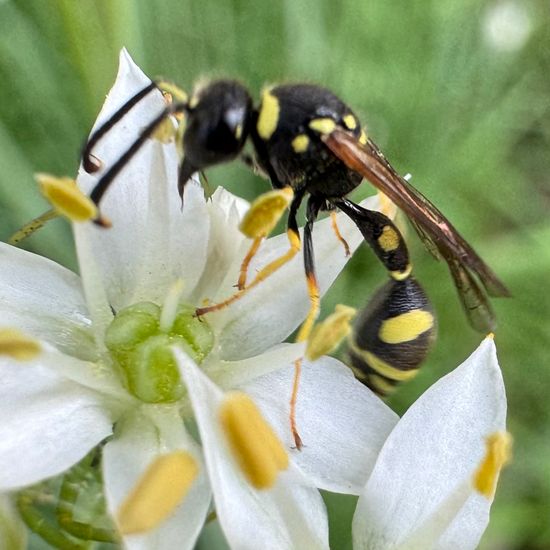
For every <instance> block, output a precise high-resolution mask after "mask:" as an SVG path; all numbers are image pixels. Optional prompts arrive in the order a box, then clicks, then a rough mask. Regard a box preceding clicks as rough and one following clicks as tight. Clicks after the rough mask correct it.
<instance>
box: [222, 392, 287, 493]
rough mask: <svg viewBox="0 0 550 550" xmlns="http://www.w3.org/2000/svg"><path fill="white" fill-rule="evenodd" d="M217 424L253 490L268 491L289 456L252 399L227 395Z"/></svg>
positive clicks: (239, 394)
mask: <svg viewBox="0 0 550 550" xmlns="http://www.w3.org/2000/svg"><path fill="white" fill-rule="evenodd" d="M219 414H220V422H221V425H222V428H223V430H224V432H225V434H226V437H227V440H228V443H229V447H230V449H231V451H232V453H233V456H234V458H235V460H236V461H237V463H238V465H239V466H240V468H241V470H242V472H243V474H244V475H245V477H246V478H247V479H248V481H249V482H250V483H251V484H252V485H253V486H254V487H255V488H256V489H269V488H270V487H272V486H273V485H274V483H275V480H276V479H277V474H278V472H279V470H285V469H286V468H288V454H287V452H286V450H285V449H284V447H283V444H282V443H281V441H280V440H279V439H278V437H277V435H276V434H275V432H274V431H273V429H272V428H271V426H269V424H268V423H267V422H266V421H265V419H264V418H263V416H262V415H261V413H260V411H259V410H258V407H257V406H256V404H255V403H254V401H252V399H251V398H250V397H249V396H248V395H246V394H244V393H242V392H232V393H229V394H228V395H227V396H226V398H225V400H224V402H223V403H222V405H221V407H220V413H219Z"/></svg>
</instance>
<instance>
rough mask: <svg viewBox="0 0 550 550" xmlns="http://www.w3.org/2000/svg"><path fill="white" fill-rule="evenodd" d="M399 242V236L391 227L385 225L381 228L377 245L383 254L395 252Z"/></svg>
mask: <svg viewBox="0 0 550 550" xmlns="http://www.w3.org/2000/svg"><path fill="white" fill-rule="evenodd" d="M400 242H401V238H400V237H399V234H398V233H397V231H396V230H395V229H394V228H393V227H392V226H391V225H385V226H384V227H383V228H382V234H381V235H380V237H378V244H379V245H380V248H381V249H382V250H383V251H384V252H391V251H392V250H397V249H398V248H399V243H400Z"/></svg>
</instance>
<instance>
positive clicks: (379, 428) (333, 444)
mask: <svg viewBox="0 0 550 550" xmlns="http://www.w3.org/2000/svg"><path fill="white" fill-rule="evenodd" d="M293 377H294V367H293V366H292V365H291V366H288V367H286V368H283V369H280V370H278V371H276V372H272V373H271V374H267V375H265V376H262V377H260V378H257V379H255V380H254V381H252V382H250V383H248V384H245V385H244V386H243V388H242V389H243V391H245V392H247V393H249V394H250V395H251V396H252V397H254V398H255V399H256V400H257V402H258V404H259V406H260V408H261V410H262V412H263V413H264V415H265V417H266V418H267V419H268V420H269V422H270V423H271V425H272V426H273V427H274V428H275V430H276V431H277V434H278V435H279V437H280V438H281V440H282V441H283V442H284V443H285V444H286V445H287V446H288V447H292V446H293V444H294V442H293V439H292V436H291V433H290V429H289V414H290V406H289V398H290V394H291V391H292V383H293ZM397 420H398V416H397V415H396V414H395V413H394V412H393V411H392V410H391V409H390V408H389V407H388V406H387V405H385V404H384V403H383V402H382V401H381V400H380V399H379V398H378V397H376V396H375V395H374V394H373V393H372V392H371V391H370V390H369V389H368V388H367V387H366V386H364V385H363V384H361V383H360V382H358V381H357V380H356V379H355V377H354V376H353V374H352V373H351V371H350V370H349V369H348V368H347V367H346V366H345V365H343V364H342V363H340V362H339V361H337V360H336V359H332V358H330V357H323V358H321V359H319V360H318V361H315V362H313V363H308V362H307V361H304V364H303V366H302V374H301V377H300V387H299V393H298V402H297V413H296V422H297V427H298V431H299V434H300V437H301V438H302V440H303V443H304V447H303V448H302V450H301V451H298V450H296V449H294V450H293V451H292V459H293V461H294V462H295V463H296V464H297V465H298V466H299V467H300V469H301V470H302V471H303V472H304V473H305V474H306V475H307V476H308V477H309V478H310V479H311V480H312V481H313V482H314V484H315V486H316V487H319V488H321V489H326V490H328V491H333V492H337V493H349V494H355V495H358V494H360V493H361V491H362V489H363V487H364V485H365V483H366V481H367V479H368V477H369V475H370V473H371V471H372V469H373V467H374V463H375V461H376V458H377V457H378V453H379V452H380V449H381V448H382V445H383V444H384V441H385V440H386V438H387V437H388V435H389V433H390V432H391V430H392V429H393V427H394V426H395V424H396V423H397Z"/></svg>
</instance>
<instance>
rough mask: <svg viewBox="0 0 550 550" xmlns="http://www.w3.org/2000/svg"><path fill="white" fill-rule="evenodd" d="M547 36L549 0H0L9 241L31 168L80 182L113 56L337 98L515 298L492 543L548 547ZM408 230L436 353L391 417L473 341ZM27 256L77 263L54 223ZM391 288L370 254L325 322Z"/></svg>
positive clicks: (343, 502) (237, 174)
mask: <svg viewBox="0 0 550 550" xmlns="http://www.w3.org/2000/svg"><path fill="white" fill-rule="evenodd" d="M503 13H504V14H506V13H508V18H507V19H506V17H504V18H503V16H502V14H503ZM499 17H500V19H499ZM499 22H500V27H499ZM495 29H496V30H495ZM499 29H500V30H499ZM549 29H550V25H548V3H547V2H546V1H543V0H540V1H537V0H517V1H516V2H512V1H511V0H509V1H507V2H502V1H501V2H498V1H495V0H490V1H489V0H462V1H460V2H456V1H454V0H437V1H436V0H417V1H415V2H397V1H395V0H363V1H360V0H340V1H339V2H330V1H329V0H280V1H276V2H269V3H268V2H262V3H260V2H252V1H248V0H200V1H196V2H194V1H191V0H178V1H174V0H164V1H163V2H160V1H156V2H155V1H151V0H116V1H115V0H78V2H77V1H74V0H0V81H1V82H2V85H1V86H0V167H1V169H0V208H1V215H0V234H1V236H2V238H3V239H4V240H5V239H7V237H8V236H9V235H10V234H11V233H12V232H13V231H15V230H16V229H17V228H18V227H19V226H20V225H22V224H23V223H24V222H26V221H28V220H29V219H30V218H31V217H34V216H36V215H37V214H39V213H41V212H42V211H44V210H45V209H46V204H45V202H44V200H43V199H42V198H41V197H40V196H39V194H38V192H37V189H36V184H35V183H34V181H33V173H34V172H36V171H43V172H44V171H45V172H52V173H55V174H74V173H75V171H76V169H77V165H78V154H79V149H80V147H81V144H82V143H83V141H84V139H85V136H86V134H87V132H88V131H89V129H90V127H91V125H92V122H93V120H94V118H95V115H96V113H97V112H98V110H99V108H100V106H101V104H102V102H103V99H104V96H105V93H106V92H107V90H108V89H109V87H110V85H111V83H112V82H113V79H114V76H115V73H116V67H117V62H118V51H119V49H120V48H121V47H122V46H126V47H127V48H128V49H129V51H130V52H131V54H132V55H133V56H134V58H135V60H136V62H137V63H138V64H139V65H140V66H141V67H142V68H143V69H144V70H145V71H146V72H147V73H148V74H149V75H151V76H153V77H154V76H161V75H162V76H164V77H167V78H170V79H171V80H173V81H175V82H177V83H179V84H180V85H182V86H184V87H187V88H190V87H191V86H192V83H193V81H194V80H195V79H196V78H197V77H199V76H202V75H208V76H210V75H233V76H237V77H239V78H241V79H243V81H245V82H247V83H248V85H249V86H250V88H251V89H252V90H254V91H256V92H259V90H260V88H261V86H262V84H263V83H264V82H273V81H280V80H305V81H312V82H317V83H320V84H323V85H325V86H327V87H329V88H331V89H333V90H334V91H335V92H337V93H338V94H339V95H341V96H342V97H343V98H345V99H346V101H347V102H348V103H349V104H350V105H352V106H353V107H354V109H355V110H356V111H357V112H358V113H360V114H361V115H362V118H363V120H365V121H367V122H368V125H369V128H370V134H371V136H373V138H374V139H375V141H377V142H378V144H379V145H380V146H381V148H382V149H383V150H384V151H385V152H386V154H387V156H388V157H389V158H390V159H391V160H392V162H393V163H394V165H395V166H396V168H398V169H400V170H401V171H402V172H410V173H411V174H413V183H414V184H415V185H416V186H417V187H418V188H419V189H421V190H422V191H423V192H424V193H425V194H426V195H427V196H429V197H430V198H431V199H432V200H433V202H434V203H435V204H437V205H438V206H439V207H440V208H441V209H442V210H443V212H445V214H446V215H447V216H448V217H449V218H450V219H452V220H453V222H454V223H455V225H456V226H457V227H458V228H459V229H460V230H461V232H463V234H464V235H465V236H466V237H467V239H468V240H469V241H470V242H471V243H472V244H473V245H475V247H476V248H477V249H478V251H479V252H480V253H481V255H482V256H483V257H484V258H485V259H486V260H487V261H488V263H490V264H491V265H492V266H493V267H494V269H495V271H496V272H497V273H498V274H499V275H500V276H501V278H502V279H503V280H504V281H505V282H506V283H507V284H508V285H509V287H510V289H511V290H512V292H513V295H514V297H513V298H512V299H509V300H501V301H497V302H495V308H496V310H497V314H498V318H499V322H500V327H499V330H498V332H497V345H498V348H499V356H500V361H501V365H502V368H503V371H504V377H505V381H506V385H507V389H508V397H509V426H510V430H511V431H512V433H513V435H514V437H515V461H514V463H513V464H512V465H511V466H510V467H509V468H508V469H507V470H506V471H505V472H504V474H503V476H502V480H501V483H500V487H499V491H498V493H497V497H496V501H495V504H494V506H493V508H492V521H491V524H490V527H489V529H488V531H487V533H486V535H485V536H484V539H483V542H482V545H481V547H482V548H484V549H493V548H494V549H497V548H498V549H520V548H521V549H543V548H548V547H550V522H549V516H548V510H549V509H550V403H549V401H548V397H547V396H548V388H549V387H550V368H549V365H548V364H547V360H546V359H547V358H546V353H547V348H548V344H547V343H548V336H549V333H550V322H549V312H550V294H549V293H547V292H546V283H547V281H548V277H549V274H550V247H549V246H548V245H547V243H548V242H549V241H550V222H549V218H548V207H549V203H550V185H549V177H550V176H549V173H550V155H549V145H550V107H549V100H548V97H549V95H548V90H549V85H550V76H549V75H550V50H549V48H550V36H549ZM521 31H523V36H522V34H521ZM518 33H519V34H518ZM518 36H519V38H518ZM208 176H209V180H210V183H211V185H214V186H215V185H217V184H222V183H223V184H224V185H225V186H227V187H229V188H230V189H232V190H233V191H235V192H236V193H238V194H240V195H242V196H245V197H247V198H251V197H254V196H256V195H257V194H258V193H259V192H261V191H262V190H266V189H267V188H268V184H267V183H266V182H263V181H259V180H258V179H257V178H255V177H254V176H252V175H250V174H249V173H248V171H247V170H246V168H245V167H243V166H240V165H238V163H235V164H234V165H233V166H229V167H221V168H216V169H213V170H212V171H210V172H209V174H208ZM369 192H370V189H369V187H368V186H367V185H365V186H363V187H362V188H361V190H360V192H359V195H358V196H359V198H360V197H362V196H364V195H365V194H367V193H369ZM409 234H410V236H411V247H412V252H413V257H414V260H415V267H416V273H417V277H418V279H419V280H421V281H423V282H424V284H425V286H426V288H427V289H428V292H429V293H430V295H431V298H432V299H433V301H434V303H435V305H436V307H437V310H438V312H439V340H438V344H437V346H436V349H435V350H434V352H433V353H432V355H431V357H430V359H429V361H428V362H427V364H426V365H425V367H424V368H423V372H422V375H420V376H419V377H418V378H417V379H416V380H415V381H413V382H412V383H410V384H409V385H408V386H407V387H404V388H403V389H402V390H400V391H399V392H398V393H397V395H395V397H394V398H392V400H391V404H392V405H393V406H394V407H395V408H396V410H397V411H398V412H403V411H404V410H405V409H406V407H407V406H408V405H409V404H410V403H412V402H413V401H414V399H416V397H417V396H418V395H420V394H421V393H422V391H424V389H425V388H427V387H428V386H429V385H430V384H431V383H432V382H433V381H434V380H436V379H437V378H438V377H440V376H442V375H443V374H445V373H446V372H448V371H449V370H450V369H452V368H453V367H454V366H456V365H457V364H458V363H459V362H460V361H461V360H463V359H464V358H465V357H466V356H467V355H468V354H469V353H470V352H471V351H472V350H473V349H474V347H475V346H476V345H477V344H478V342H479V340H480V335H478V334H475V333H474V332H473V331H472V330H471V329H470V328H469V326H468V325H467V323H466V321H465V318H464V315H463V314H462V311H461V310H460V306H459V304H458V300H457V299H456V296H455V293H454V290H453V288H452V284H451V282H450V278H449V276H448V274H447V273H446V268H445V266H444V265H441V264H438V263H436V262H434V261H433V260H432V258H431V257H430V256H429V254H427V253H426V252H425V251H424V250H423V248H422V246H421V245H420V244H419V243H418V241H417V239H415V238H414V235H413V232H412V231H409ZM25 246H26V247H30V248H31V249H32V250H35V251H38V252H40V253H42V254H45V255H47V256H49V257H51V258H54V259H55V260H57V261H60V262H62V263H64V264H65V265H68V266H70V267H73V268H75V258H74V251H73V249H72V244H71V237H70V232H69V229H68V227H67V224H66V223H65V222H64V221H62V220H56V221H55V222H52V223H51V224H50V225H49V226H48V227H47V228H46V229H44V230H43V231H41V232H40V234H38V235H36V236H34V237H33V238H32V239H30V240H29V242H28V244H26V245H25ZM383 278H384V274H383V270H382V268H381V267H380V266H379V265H378V263H377V262H376V260H375V259H374V257H373V256H372V254H370V253H369V252H368V251H361V252H360V253H358V254H356V255H355V257H354V258H353V260H352V261H351V262H350V265H349V266H348V268H347V269H346V271H345V272H344V273H343V274H342V276H341V277H340V279H339V280H338V281H337V283H336V285H335V287H334V288H333V289H332V290H331V292H330V294H329V295H328V296H327V299H326V301H325V305H324V307H325V311H329V310H330V309H332V307H333V305H334V304H335V303H337V302H346V303H349V304H355V305H362V304H364V303H365V302H366V301H367V299H368V297H369V295H370V294H371V293H372V292H373V289H374V288H376V286H378V285H380V284H381V282H382V280H383ZM363 421H365V419H358V422H363ZM327 499H328V503H329V509H330V511H331V520H332V537H333V540H332V543H333V547H334V548H337V549H341V548H349V547H350V541H349V536H350V533H349V531H350V530H349V524H350V517H351V514H352V512H353V499H352V498H351V497H342V496H338V497H331V496H327ZM543 518H544V519H543ZM206 536H208V530H207V533H206ZM209 540H210V539H209ZM201 547H204V548H212V547H215V546H212V545H211V544H210V543H208V542H206V539H205V540H204V541H203V542H202V543H201Z"/></svg>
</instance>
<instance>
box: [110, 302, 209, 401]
mask: <svg viewBox="0 0 550 550" xmlns="http://www.w3.org/2000/svg"><path fill="white" fill-rule="evenodd" d="M194 312H195V309H194V308H192V307H190V306H186V305H181V306H179V308H178V311H177V313H176V316H175V318H174V322H173V323H172V327H171V328H170V329H169V330H167V331H162V330H161V329H160V315H161V309H160V307H159V306H157V305H156V304H153V303H151V302H141V303H138V304H134V305H132V306H130V307H127V308H125V309H123V310H121V311H120V312H118V313H117V315H116V317H115V318H114V320H113V321H112V323H111V324H110V325H109V327H108V328H107V331H106V333H105V343H106V345H107V348H108V349H109V351H110V353H111V357H112V358H113V361H114V363H115V365H116V366H117V368H118V370H119V372H120V374H121V377H122V379H123V381H124V384H125V385H126V387H127V389H128V391H129V392H130V393H131V394H132V395H134V396H135V397H137V398H138V399H141V400H142V401H144V402H146V403H172V402H174V401H177V400H178V399H180V398H181V397H182V396H183V395H184V394H185V388H184V387H183V385H182V383H181V380H180V375H179V370H178V367H177V365H176V361H175V359H174V356H173V354H172V349H171V348H172V346H174V345H178V346H180V347H181V348H183V349H184V350H185V352H186V353H187V354H188V355H189V357H191V358H192V359H193V360H194V361H195V362H196V363H198V364H200V363H202V361H203V360H204V358H205V357H206V356H207V355H208V353H210V351H211V350H212V346H213V345H214V336H213V334H212V331H211V329H210V327H209V326H208V323H206V322H205V321H202V320H199V319H197V318H196V317H193V314H194Z"/></svg>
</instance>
